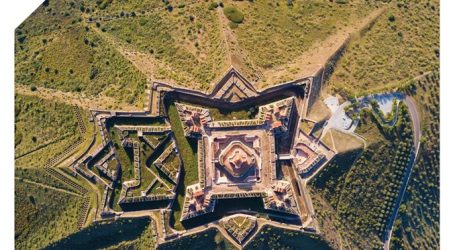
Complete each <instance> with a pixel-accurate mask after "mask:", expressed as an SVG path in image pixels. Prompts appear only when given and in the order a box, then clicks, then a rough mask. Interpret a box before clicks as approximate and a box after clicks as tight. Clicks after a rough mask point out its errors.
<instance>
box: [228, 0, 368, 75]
mask: <svg viewBox="0 0 455 250" xmlns="http://www.w3.org/2000/svg"><path fill="white" fill-rule="evenodd" d="M292 2H293V6H288V5H287V4H286V1H275V2H270V1H263V0H259V1H254V2H250V1H244V2H234V4H235V5H236V6H237V7H238V9H239V10H241V11H242V12H243V13H244V14H245V20H244V21H243V23H242V24H240V25H239V27H238V28H237V29H235V34H236V35H237V36H238V40H239V43H240V46H241V47H242V48H243V49H245V51H246V53H247V54H248V56H249V57H250V58H251V59H252V61H253V63H254V64H256V65H258V66H260V67H262V68H271V67H275V66H278V65H282V64H286V62H288V61H289V60H292V59H295V58H296V57H298V56H299V55H301V54H302V53H303V52H304V51H306V50H308V49H309V48H310V47H311V46H312V45H314V44H315V43H317V42H318V41H322V40H324V39H325V38H327V37H328V36H329V35H331V34H333V33H334V32H336V31H337V29H338V28H340V27H343V26H345V25H347V24H348V23H350V22H351V21H353V20H355V19H358V18H359V17H362V16H365V15H366V14H367V13H368V11H369V10H371V9H372V8H371V6H367V5H366V4H364V3H363V2H361V1H350V2H352V3H351V4H337V3H330V2H328V1H314V0H306V1H292Z"/></svg>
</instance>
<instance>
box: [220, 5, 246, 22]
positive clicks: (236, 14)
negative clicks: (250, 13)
mask: <svg viewBox="0 0 455 250" xmlns="http://www.w3.org/2000/svg"><path fill="white" fill-rule="evenodd" d="M223 11H224V15H225V16H226V17H227V18H228V19H229V20H230V21H231V22H233V23H237V24H239V23H242V22H243V19H244V16H243V13H242V12H240V10H238V9H237V8H235V7H233V6H228V7H225V8H224V10H223Z"/></svg>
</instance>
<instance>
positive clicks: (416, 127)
mask: <svg viewBox="0 0 455 250" xmlns="http://www.w3.org/2000/svg"><path fill="white" fill-rule="evenodd" d="M404 103H405V104H406V105H407V106H408V110H409V114H410V116H411V121H412V125H413V128H412V131H413V133H414V149H415V151H413V152H411V156H410V158H411V159H410V161H409V162H408V165H407V166H406V171H405V175H404V180H405V181H404V183H403V184H402V185H401V188H400V191H399V193H398V200H397V202H396V203H395V206H394V207H393V211H392V215H391V217H390V220H389V223H388V224H387V227H386V230H385V232H386V236H385V239H384V249H389V248H390V239H391V238H392V232H393V223H394V222H395V220H396V218H397V216H398V210H399V208H400V205H401V202H402V201H403V197H404V194H405V193H406V187H407V186H408V184H409V180H410V179H411V173H412V167H413V166H414V165H415V162H416V160H417V157H416V156H417V155H418V152H419V148H420V137H421V130H420V117H419V113H418V111H417V105H416V104H415V101H414V99H413V98H412V97H409V96H406V98H405V99H404Z"/></svg>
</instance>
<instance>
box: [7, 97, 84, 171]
mask: <svg viewBox="0 0 455 250" xmlns="http://www.w3.org/2000/svg"><path fill="white" fill-rule="evenodd" d="M78 138H81V134H80V130H79V127H78V123H77V118H76V115H75V113H74V111H73V107H72V106H70V105H66V104H62V103H56V102H52V101H48V100H43V99H40V98H36V97H30V96H22V95H16V98H15V156H16V157H18V156H21V155H24V154H25V153H28V152H32V153H30V154H28V155H25V156H23V157H21V158H19V159H17V160H16V166H24V167H39V166H44V165H45V164H46V162H47V161H48V160H49V159H51V158H52V157H54V156H56V155H58V154H59V153H60V152H62V151H63V150H64V149H65V148H67V147H68V146H70V145H71V144H72V143H74V142H75V141H76V140H77V139H78ZM46 145H47V146H46ZM44 146H45V147H44Z"/></svg>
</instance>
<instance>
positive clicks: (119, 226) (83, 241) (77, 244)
mask: <svg viewBox="0 0 455 250" xmlns="http://www.w3.org/2000/svg"><path fill="white" fill-rule="evenodd" d="M149 224H150V218H134V219H118V220H115V221H106V222H98V223H95V224H92V225H91V226H89V227H87V228H84V229H83V230H81V231H79V232H77V233H74V234H72V235H70V236H69V237H66V238H64V239H62V240H60V241H58V242H55V243H54V244H52V245H50V246H49V247H48V248H47V249H100V248H106V247H110V246H113V245H116V244H119V243H120V242H122V241H130V240H134V239H136V238H138V237H140V236H141V235H142V234H143V233H144V231H145V230H146V229H148V225H149ZM144 240H149V237H147V238H146V239H144ZM144 243H145V244H148V243H149V242H144Z"/></svg>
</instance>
